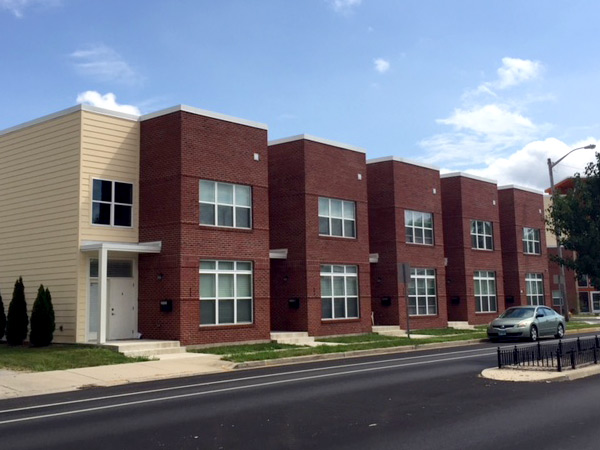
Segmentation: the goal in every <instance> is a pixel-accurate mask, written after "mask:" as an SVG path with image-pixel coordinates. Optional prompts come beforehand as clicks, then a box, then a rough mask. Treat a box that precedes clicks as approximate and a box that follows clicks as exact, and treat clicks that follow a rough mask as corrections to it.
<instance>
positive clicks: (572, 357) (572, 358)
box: [571, 350, 575, 370]
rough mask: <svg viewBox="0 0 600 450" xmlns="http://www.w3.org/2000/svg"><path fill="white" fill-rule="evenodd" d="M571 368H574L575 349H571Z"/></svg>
mask: <svg viewBox="0 0 600 450" xmlns="http://www.w3.org/2000/svg"><path fill="white" fill-rule="evenodd" d="M571 369H573V370H575V351H574V350H573V351H571Z"/></svg>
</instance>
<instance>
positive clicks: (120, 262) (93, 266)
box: [90, 259, 133, 278]
mask: <svg viewBox="0 0 600 450" xmlns="http://www.w3.org/2000/svg"><path fill="white" fill-rule="evenodd" d="M106 276H107V277H108V278H133V261H131V260H128V259H109V260H108V261H107V262H106ZM90 278H98V260H97V259H90Z"/></svg>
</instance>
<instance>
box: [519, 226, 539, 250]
mask: <svg viewBox="0 0 600 450" xmlns="http://www.w3.org/2000/svg"><path fill="white" fill-rule="evenodd" d="M523 253H526V254H528V255H540V254H541V246H540V230H538V229H537V228H527V227H525V228H523Z"/></svg>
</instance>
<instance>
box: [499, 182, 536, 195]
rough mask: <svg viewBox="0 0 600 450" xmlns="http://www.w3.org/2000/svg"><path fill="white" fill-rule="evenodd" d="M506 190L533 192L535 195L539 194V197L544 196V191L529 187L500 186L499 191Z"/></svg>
mask: <svg viewBox="0 0 600 450" xmlns="http://www.w3.org/2000/svg"><path fill="white" fill-rule="evenodd" d="M504 189H518V190H520V191H525V192H531V193H533V194H539V195H543V194H544V191H542V190H538V189H534V188H529V187H525V186H517V185H514V184H507V185H504V186H498V190H499V191H501V190H504Z"/></svg>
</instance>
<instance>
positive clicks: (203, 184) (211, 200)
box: [200, 180, 252, 228]
mask: <svg viewBox="0 0 600 450" xmlns="http://www.w3.org/2000/svg"><path fill="white" fill-rule="evenodd" d="M251 216H252V191H251V189H250V186H242V185H239V184H229V183H219V182H216V181H207V180H200V224H201V225H214V226H218V227H233V228H251Z"/></svg>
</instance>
